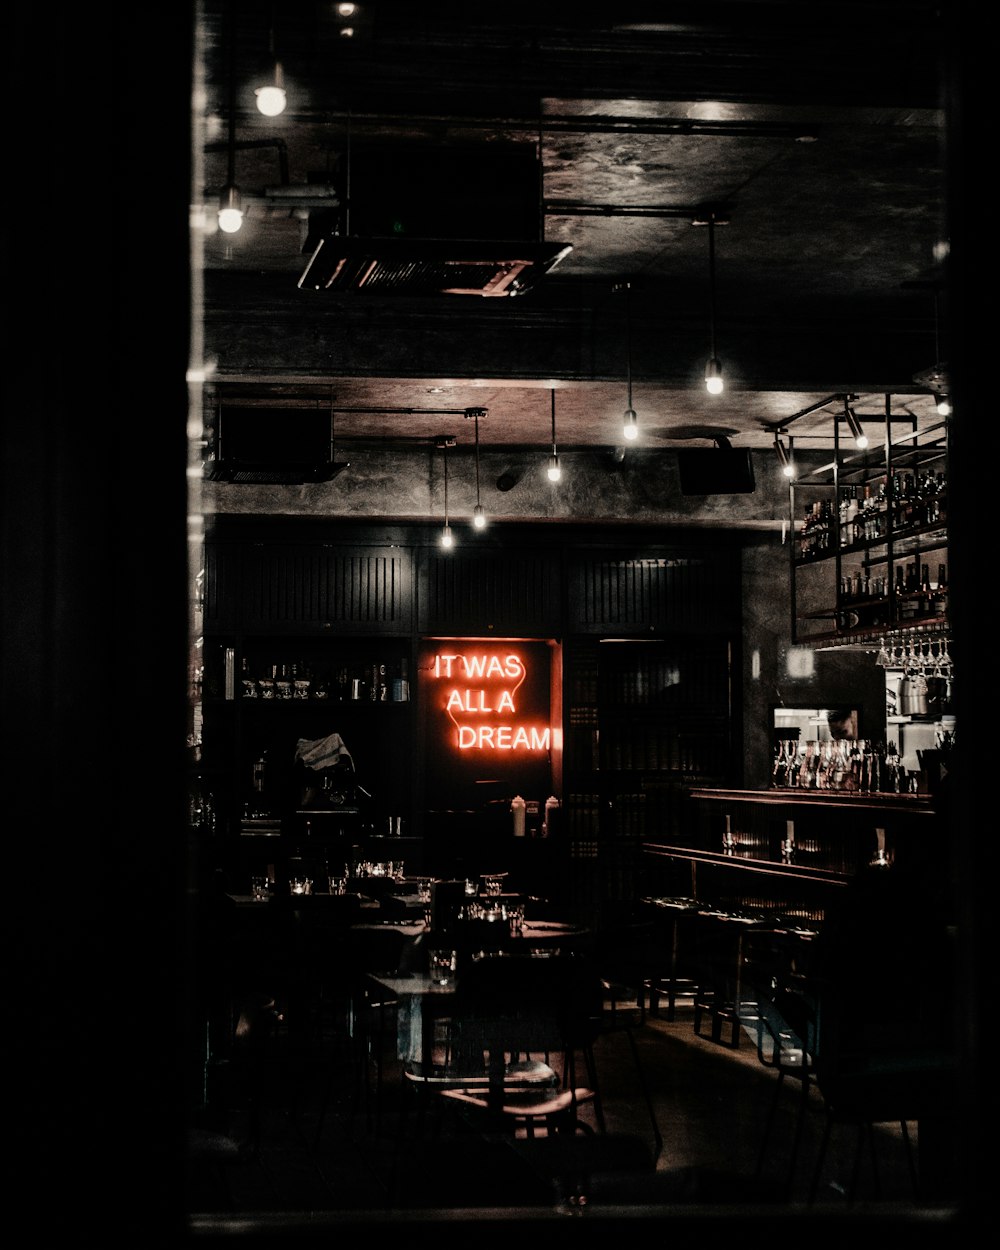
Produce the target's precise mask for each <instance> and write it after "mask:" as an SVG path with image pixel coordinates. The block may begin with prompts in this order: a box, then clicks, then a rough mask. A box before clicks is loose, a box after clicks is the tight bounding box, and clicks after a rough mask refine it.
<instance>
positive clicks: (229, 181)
mask: <svg viewBox="0 0 1000 1250" xmlns="http://www.w3.org/2000/svg"><path fill="white" fill-rule="evenodd" d="M234 44H235V34H234V33H233V32H230V35H229V100H228V105H227V112H228V114H229V116H228V131H229V133H228V135H227V143H226V185H225V186H224V187H223V188H222V195H221V196H220V197H219V229H220V230H221V231H223V233H225V234H235V233H236V232H237V230H239V228H240V227H241V226H242V225H243V204H242V201H241V199H240V193H239V189H238V188H237V186H236V96H235V80H234V77H233V69H232V62H233V47H234Z"/></svg>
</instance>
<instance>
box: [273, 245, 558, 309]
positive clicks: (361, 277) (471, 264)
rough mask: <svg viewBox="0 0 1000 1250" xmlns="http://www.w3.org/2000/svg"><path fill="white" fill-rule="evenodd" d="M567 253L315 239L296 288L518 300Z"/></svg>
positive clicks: (520, 247) (533, 247)
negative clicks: (316, 240) (511, 297)
mask: <svg viewBox="0 0 1000 1250" xmlns="http://www.w3.org/2000/svg"><path fill="white" fill-rule="evenodd" d="M570 250H571V249H570V248H569V247H568V246H564V245H562V244H557V243H531V242H525V241H517V240H515V241H510V242H489V241H483V240H469V241H461V240H451V239H360V238H353V239H348V238H344V237H343V236H341V235H338V234H335V233H331V234H328V235H326V236H324V237H323V238H321V239H320V240H319V242H318V244H317V246H316V249H315V250H314V252H313V254H312V257H311V258H310V260H309V263H308V265H307V266H306V268H305V271H304V272H303V274H302V276H301V277H300V278H299V281H298V285H299V287H300V288H301V289H302V290H307V291H331V292H334V293H352V294H358V295H368V294H371V295H481V296H488V297H496V296H505V295H506V296H513V295H523V294H524V293H525V292H526V291H528V290H530V289H531V288H532V287H533V286H535V285H536V284H537V282H538V281H539V279H540V278H541V277H542V275H543V274H545V273H548V272H549V270H550V269H552V268H553V266H554V265H556V264H558V262H559V261H560V260H562V258H563V257H564V256H566V255H567V253H568V252H569V251H570Z"/></svg>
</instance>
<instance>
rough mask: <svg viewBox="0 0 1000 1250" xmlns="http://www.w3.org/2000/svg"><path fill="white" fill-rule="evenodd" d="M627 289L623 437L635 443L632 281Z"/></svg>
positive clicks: (637, 434) (627, 284) (637, 422)
mask: <svg viewBox="0 0 1000 1250" xmlns="http://www.w3.org/2000/svg"><path fill="white" fill-rule="evenodd" d="M623 286H624V290H625V376H626V379H627V382H628V407H627V408H626V409H625V416H624V418H623V419H622V437H623V438H625V439H627V440H628V442H630V443H634V442H635V440H636V439H637V438H638V437H639V418H638V416H637V415H636V411H635V409H634V408H633V407H632V317H631V304H630V301H629V292H630V291H631V289H632V287H631V283H629V282H626V283H624V284H623Z"/></svg>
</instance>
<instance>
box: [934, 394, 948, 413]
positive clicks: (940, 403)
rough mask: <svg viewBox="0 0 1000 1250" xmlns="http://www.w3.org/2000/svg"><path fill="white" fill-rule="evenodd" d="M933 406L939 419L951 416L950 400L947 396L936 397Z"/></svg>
mask: <svg viewBox="0 0 1000 1250" xmlns="http://www.w3.org/2000/svg"><path fill="white" fill-rule="evenodd" d="M934 406H935V408H936V409H937V414H938V416H939V417H950V416H951V400H950V399H949V398H948V396H947V395H939V396H938V397H937V403H936V404H935V405H934Z"/></svg>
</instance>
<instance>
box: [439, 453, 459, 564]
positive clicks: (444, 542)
mask: <svg viewBox="0 0 1000 1250" xmlns="http://www.w3.org/2000/svg"><path fill="white" fill-rule="evenodd" d="M437 445H438V447H440V448H441V450H442V451H443V452H444V529H443V530H442V531H441V546H442V547H444V548H445V549H446V550H450V549H451V548H452V547H454V545H455V538H454V535H453V534H452V532H451V526H450V525H449V524H448V448H449V447H454V446H455V440H454V439H453V438H452V437H451V436H450V435H448V434H442V435H441V437H440V438H439V439H438V440H437Z"/></svg>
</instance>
